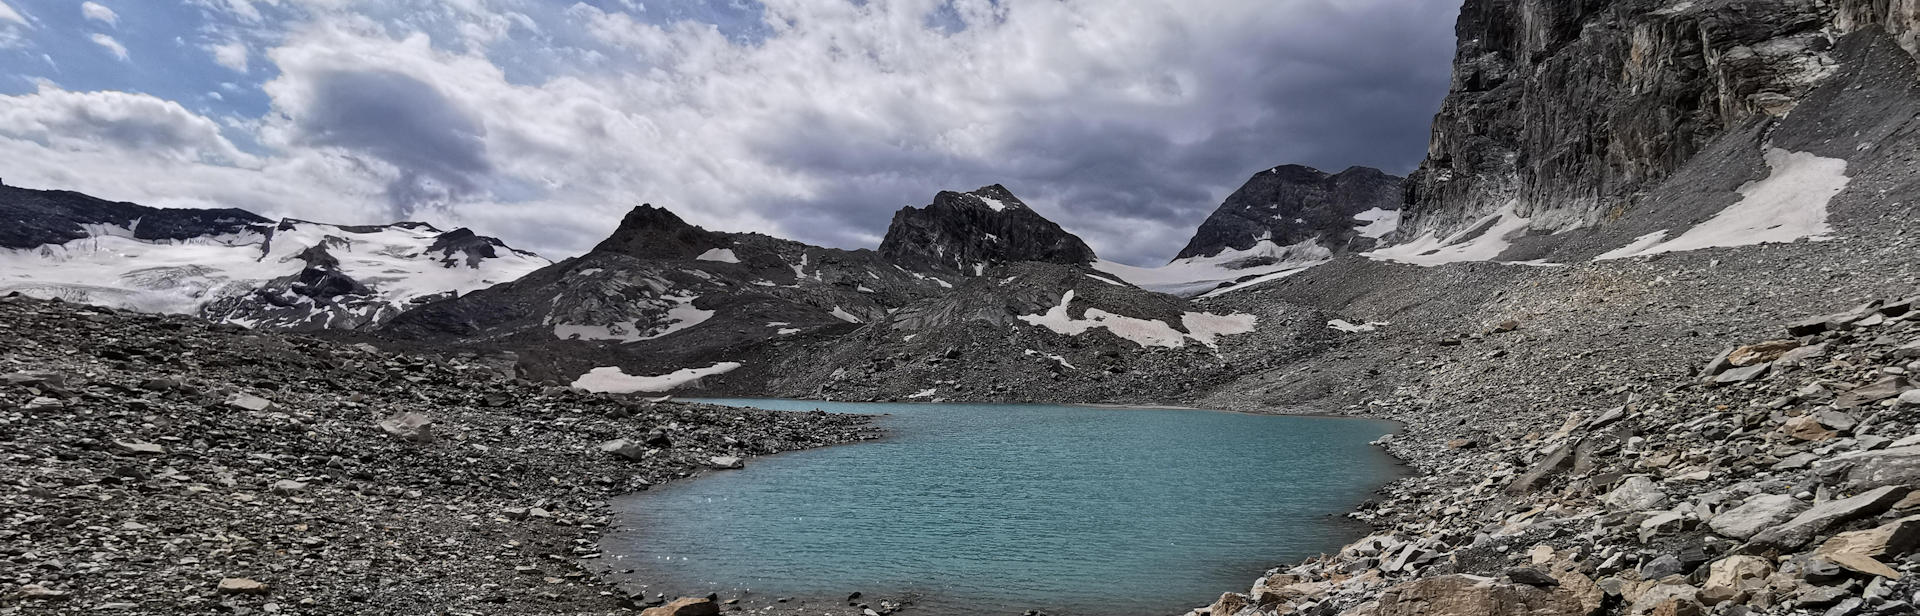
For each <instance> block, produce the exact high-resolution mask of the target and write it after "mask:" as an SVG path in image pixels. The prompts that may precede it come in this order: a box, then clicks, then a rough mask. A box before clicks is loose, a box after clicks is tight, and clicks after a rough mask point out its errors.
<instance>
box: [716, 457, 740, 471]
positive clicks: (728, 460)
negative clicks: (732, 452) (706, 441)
mask: <svg viewBox="0 0 1920 616" xmlns="http://www.w3.org/2000/svg"><path fill="white" fill-rule="evenodd" d="M707 466H708V467H711V468H717V469H733V468H746V466H747V462H746V460H742V459H740V457H739V456H714V457H712V458H709V459H708V460H707Z"/></svg>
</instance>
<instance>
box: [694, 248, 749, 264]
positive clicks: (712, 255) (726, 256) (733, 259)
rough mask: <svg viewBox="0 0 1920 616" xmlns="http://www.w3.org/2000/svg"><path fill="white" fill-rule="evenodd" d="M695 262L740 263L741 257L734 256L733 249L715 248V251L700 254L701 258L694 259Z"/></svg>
mask: <svg viewBox="0 0 1920 616" xmlns="http://www.w3.org/2000/svg"><path fill="white" fill-rule="evenodd" d="M694 260H696V261H718V262H720V263H739V262H740V257H739V256H737V255H735V254H733V249H731V248H715V249H712V250H708V251H706V252H703V253H700V256H698V257H694Z"/></svg>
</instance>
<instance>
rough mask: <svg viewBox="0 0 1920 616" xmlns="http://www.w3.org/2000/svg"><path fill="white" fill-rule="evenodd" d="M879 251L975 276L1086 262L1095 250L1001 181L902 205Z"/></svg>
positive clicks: (917, 265)
mask: <svg viewBox="0 0 1920 616" xmlns="http://www.w3.org/2000/svg"><path fill="white" fill-rule="evenodd" d="M880 255H881V256H883V257H886V258H887V259H889V260H891V261H893V262H894V263H897V264H899V265H901V266H902V267H906V268H908V269H911V270H915V271H922V272H951V273H960V274H965V275H968V276H978V275H980V274H981V273H982V272H984V271H986V269H987V268H989V267H992V266H994V265H999V264H1003V263H1014V262H1019V261H1039V262H1043V263H1057V264H1061V265H1085V264H1087V263H1091V262H1092V261H1093V260H1094V258H1095V257H1094V254H1093V249H1092V248H1088V247H1087V243H1086V242H1083V241H1081V240H1080V238H1079V237H1078V236H1075V235H1074V234H1072V233H1068V232H1067V231H1066V230H1065V229H1062V228H1060V225H1058V224H1055V223H1054V222H1053V221H1051V220H1047V219H1046V217H1044V216H1041V215H1040V214H1039V213H1038V212H1035V211H1033V209H1032V208H1029V207H1027V204H1025V203H1023V202H1021V201H1020V199H1019V198H1017V197H1014V196H1013V193H1012V192H1009V191H1008V190H1007V189H1006V187H1003V186H1001V185H999V184H995V185H992V186H987V187H983V188H981V189H979V190H976V191H973V192H966V193H958V192H950V191H947V192H941V193H940V194H939V195H936V196H935V197H934V198H933V203H932V204H931V205H928V206H926V207H919V208H915V207H907V208H901V209H900V211H899V212H896V213H894V215H893V224H892V225H891V226H889V227H887V235H886V238H885V239H883V240H881V242H880Z"/></svg>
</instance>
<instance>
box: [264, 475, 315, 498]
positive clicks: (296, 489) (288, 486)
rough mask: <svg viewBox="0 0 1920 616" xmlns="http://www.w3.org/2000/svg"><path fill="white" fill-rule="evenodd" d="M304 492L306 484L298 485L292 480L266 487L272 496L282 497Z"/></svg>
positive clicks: (281, 481) (277, 482)
mask: <svg viewBox="0 0 1920 616" xmlns="http://www.w3.org/2000/svg"><path fill="white" fill-rule="evenodd" d="M306 490H307V484H304V483H300V482H298V481H294V480H292V479H282V480H279V481H275V482H273V485H271V486H268V487H267V491H269V492H273V493H274V494H279V495H282V496H286V495H291V494H299V493H301V492H305V491H306Z"/></svg>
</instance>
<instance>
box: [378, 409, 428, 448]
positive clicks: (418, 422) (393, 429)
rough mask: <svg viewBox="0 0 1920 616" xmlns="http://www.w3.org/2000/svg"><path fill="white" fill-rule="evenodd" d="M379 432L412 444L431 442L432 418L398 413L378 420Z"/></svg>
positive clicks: (416, 414) (418, 414)
mask: <svg viewBox="0 0 1920 616" xmlns="http://www.w3.org/2000/svg"><path fill="white" fill-rule="evenodd" d="M378 425H379V426H380V431H381V432H385V433H387V435H388V436H392V437H394V438H397V439H400V440H403V441H407V442H412V443H431V442H433V418H432V417H428V416H426V415H422V414H420V413H400V414H398V415H394V416H392V417H388V418H386V419H382V420H380V422H379V424H378Z"/></svg>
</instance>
